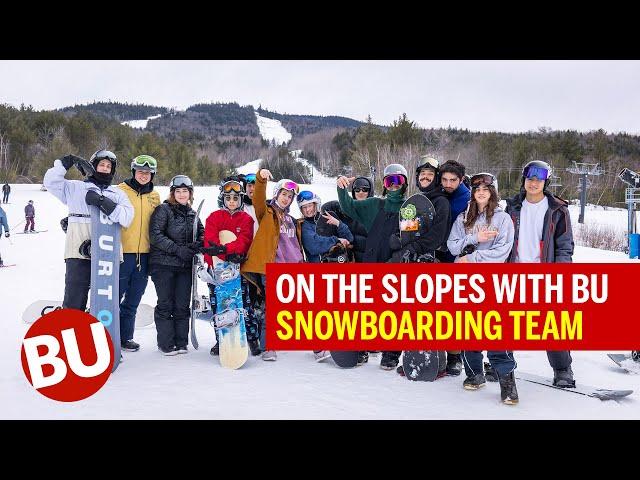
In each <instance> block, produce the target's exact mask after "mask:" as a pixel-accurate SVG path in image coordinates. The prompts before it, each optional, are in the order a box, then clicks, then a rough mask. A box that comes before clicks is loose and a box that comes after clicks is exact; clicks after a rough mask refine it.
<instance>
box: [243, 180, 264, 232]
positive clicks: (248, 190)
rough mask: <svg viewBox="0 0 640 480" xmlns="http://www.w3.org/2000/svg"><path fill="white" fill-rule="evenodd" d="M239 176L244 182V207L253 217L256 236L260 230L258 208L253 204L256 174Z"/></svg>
mask: <svg viewBox="0 0 640 480" xmlns="http://www.w3.org/2000/svg"><path fill="white" fill-rule="evenodd" d="M238 178H239V179H240V181H241V182H242V186H243V191H244V192H243V194H242V209H243V210H244V211H245V212H247V213H248V214H249V215H250V216H251V218H253V236H254V237H255V236H256V232H257V231H258V226H259V225H260V224H259V222H258V218H257V217H256V209H255V208H254V206H253V194H254V192H255V190H256V174H255V173H248V174H246V175H244V174H240V175H238Z"/></svg>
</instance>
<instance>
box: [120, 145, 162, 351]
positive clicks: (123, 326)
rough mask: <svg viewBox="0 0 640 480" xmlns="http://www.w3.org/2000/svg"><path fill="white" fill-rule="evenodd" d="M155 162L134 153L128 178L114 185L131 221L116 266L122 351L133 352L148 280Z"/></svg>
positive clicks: (123, 234)
mask: <svg viewBox="0 0 640 480" xmlns="http://www.w3.org/2000/svg"><path fill="white" fill-rule="evenodd" d="M157 166H158V162H157V161H156V159H155V158H153V157H152V156H150V155H138V156H137V157H135V158H134V159H133V160H132V161H131V178H128V179H127V180H125V181H124V182H122V183H121V184H120V185H118V188H120V190H122V191H123V192H124V193H125V194H126V195H127V197H128V198H129V201H130V202H131V204H132V205H133V210H134V220H133V222H132V223H131V226H129V227H127V228H123V229H122V232H121V241H122V252H123V256H124V262H123V263H122V264H121V265H120V342H121V347H122V350H124V351H126V352H137V351H138V350H139V349H140V344H138V343H137V342H134V341H133V332H134V329H135V323H136V311H137V310H138V306H139V305H140V300H141V299H142V295H143V294H144V291H145V290H146V288H147V283H148V281H149V250H150V248H151V245H150V243H149V223H150V221H151V214H152V213H153V211H154V210H155V209H156V207H157V206H158V205H160V195H159V194H158V192H156V191H155V190H154V189H153V177H154V175H155V174H156V169H157Z"/></svg>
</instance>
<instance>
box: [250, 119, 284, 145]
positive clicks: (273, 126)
mask: <svg viewBox="0 0 640 480" xmlns="http://www.w3.org/2000/svg"><path fill="white" fill-rule="evenodd" d="M254 113H255V114H256V121H257V122H258V129H259V130H260V136H261V137H262V138H264V139H265V140H267V141H268V142H271V141H272V140H273V142H274V143H275V144H276V146H280V145H282V144H283V143H289V141H290V140H291V134H290V133H289V132H288V131H287V129H286V128H284V127H283V126H282V123H281V122H280V120H274V119H272V118H267V117H261V116H260V115H259V114H258V112H254Z"/></svg>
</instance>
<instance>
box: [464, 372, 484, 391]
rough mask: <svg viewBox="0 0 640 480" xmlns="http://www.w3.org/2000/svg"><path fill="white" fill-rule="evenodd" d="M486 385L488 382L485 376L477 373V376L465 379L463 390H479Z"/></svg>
mask: <svg viewBox="0 0 640 480" xmlns="http://www.w3.org/2000/svg"><path fill="white" fill-rule="evenodd" d="M486 384H487V381H486V380H485V378H484V374H483V373H476V374H475V375H471V376H468V377H467V378H465V379H464V382H462V388H464V389H465V390H478V389H479V388H482V387H484V386H485V385H486Z"/></svg>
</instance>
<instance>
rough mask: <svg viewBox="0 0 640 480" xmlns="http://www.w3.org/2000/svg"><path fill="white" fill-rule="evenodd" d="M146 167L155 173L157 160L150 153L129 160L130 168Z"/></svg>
mask: <svg viewBox="0 0 640 480" xmlns="http://www.w3.org/2000/svg"><path fill="white" fill-rule="evenodd" d="M136 167H138V168H147V169H149V170H151V171H152V172H153V173H155V171H156V168H157V167H158V162H157V161H156V159H155V158H153V157H152V156H150V155H138V156H137V157H136V158H134V159H133V161H132V162H131V168H136Z"/></svg>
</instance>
